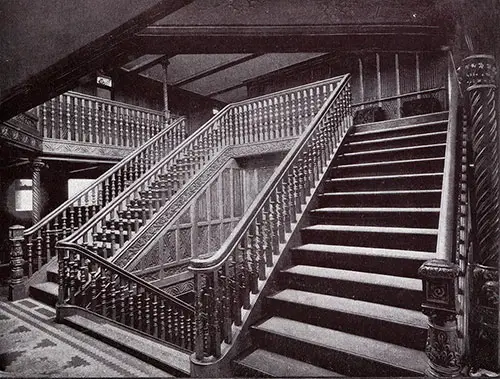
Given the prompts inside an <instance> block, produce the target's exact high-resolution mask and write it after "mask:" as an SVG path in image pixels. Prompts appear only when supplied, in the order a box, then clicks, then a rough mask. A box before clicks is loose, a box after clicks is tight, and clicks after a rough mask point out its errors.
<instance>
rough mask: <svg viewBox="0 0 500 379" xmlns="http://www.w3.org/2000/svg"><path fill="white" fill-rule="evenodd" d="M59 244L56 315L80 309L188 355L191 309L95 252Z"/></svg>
mask: <svg viewBox="0 0 500 379" xmlns="http://www.w3.org/2000/svg"><path fill="white" fill-rule="evenodd" d="M61 245H62V248H61V249H60V250H59V253H58V262H59V273H60V275H59V278H60V279H59V299H58V312H59V314H61V312H62V313H64V312H65V311H67V310H70V309H71V308H72V307H79V308H84V309H86V310H88V311H91V312H94V313H97V314H99V315H101V316H104V317H106V318H108V319H111V320H113V321H116V322H118V323H120V324H123V325H126V326H128V327H129V328H132V329H135V330H137V331H139V332H141V333H146V334H148V335H149V336H151V337H154V338H156V339H159V340H161V341H163V342H167V343H170V344H173V345H176V346H178V347H180V348H182V349H185V350H188V351H193V348H194V308H193V307H191V306H190V305H188V304H186V303H184V302H182V301H180V300H178V299H176V298H175V297H172V296H169V295H168V294H166V293H165V292H163V291H161V290H160V289H158V288H157V287H154V286H152V285H150V284H148V283H147V282H145V281H143V280H141V279H139V278H137V277H136V276H134V275H132V274H129V273H128V272H126V271H124V270H122V269H120V268H119V267H116V266H114V265H113V264H111V263H109V262H108V261H106V260H105V259H103V258H101V257H99V256H97V255H95V254H92V253H90V254H89V253H88V252H87V251H85V250H84V249H80V248H78V247H76V248H75V247H74V246H65V244H64V243H62V244H61ZM65 308H66V309H65Z"/></svg>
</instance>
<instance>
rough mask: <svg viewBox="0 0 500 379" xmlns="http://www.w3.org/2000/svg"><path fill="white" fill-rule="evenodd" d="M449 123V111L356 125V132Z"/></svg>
mask: <svg viewBox="0 0 500 379" xmlns="http://www.w3.org/2000/svg"><path fill="white" fill-rule="evenodd" d="M447 121H448V111H443V112H435V113H429V114H425V115H417V116H410V117H402V118H398V119H391V120H385V121H377V122H371V123H367V124H361V125H356V126H355V128H354V132H355V133H356V134H357V133H360V132H366V131H382V130H388V129H389V130H390V129H393V128H396V127H402V126H411V125H419V124H426V123H434V122H447Z"/></svg>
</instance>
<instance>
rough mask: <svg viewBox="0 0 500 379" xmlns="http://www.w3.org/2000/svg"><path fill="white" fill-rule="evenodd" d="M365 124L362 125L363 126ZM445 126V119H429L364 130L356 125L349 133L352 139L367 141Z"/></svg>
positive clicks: (443, 127) (442, 129)
mask: <svg viewBox="0 0 500 379" xmlns="http://www.w3.org/2000/svg"><path fill="white" fill-rule="evenodd" d="M366 125H367V124H364V125H362V126H363V127H365V126H366ZM446 128H447V122H446V121H431V122H423V123H420V124H415V125H402V126H394V127H391V128H389V129H380V130H377V129H371V130H364V131H363V129H365V128H361V125H359V126H356V127H354V128H353V130H352V134H350V135H349V138H350V140H352V141H359V140H363V141H368V140H374V139H378V138H384V137H385V138H387V137H396V136H404V135H411V134H418V133H425V132H429V131H434V132H436V131H444V130H446Z"/></svg>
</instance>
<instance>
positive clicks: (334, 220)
mask: <svg viewBox="0 0 500 379" xmlns="http://www.w3.org/2000/svg"><path fill="white" fill-rule="evenodd" d="M438 219H439V215H438V213H437V212H433V213H430V212H422V213H418V214H414V213H404V212H401V213H394V212H392V213H382V212H380V213H376V214H374V213H370V212H352V213H347V212H329V213H321V214H317V213H312V214H311V216H310V220H311V222H310V223H311V225H316V224H326V225H363V226H395V227H408V228H411V227H413V228H434V229H435V228H437V227H438Z"/></svg>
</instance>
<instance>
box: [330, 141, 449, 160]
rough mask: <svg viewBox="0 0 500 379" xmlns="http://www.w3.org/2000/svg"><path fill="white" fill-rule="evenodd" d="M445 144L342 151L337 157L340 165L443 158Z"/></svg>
mask: <svg viewBox="0 0 500 379" xmlns="http://www.w3.org/2000/svg"><path fill="white" fill-rule="evenodd" d="M445 150H446V144H444V143H437V144H430V145H419V146H418V145H417V146H405V147H393V148H383V149H377V150H375V149H374V150H361V151H349V150H343V153H342V154H341V155H340V156H339V158H338V162H339V163H340V164H354V163H369V162H383V161H388V160H396V159H398V160H402V159H422V158H439V157H444V154H445Z"/></svg>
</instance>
